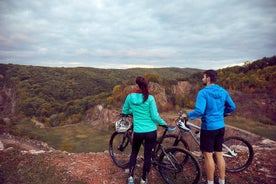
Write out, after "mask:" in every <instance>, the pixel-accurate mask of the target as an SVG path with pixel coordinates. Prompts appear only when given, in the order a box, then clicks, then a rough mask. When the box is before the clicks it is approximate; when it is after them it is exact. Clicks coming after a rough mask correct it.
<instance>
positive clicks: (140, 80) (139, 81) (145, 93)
mask: <svg viewBox="0 0 276 184" xmlns="http://www.w3.org/2000/svg"><path fill="white" fill-rule="evenodd" d="M136 84H138V86H139V88H140V90H141V91H142V94H143V96H144V99H143V100H144V102H145V101H146V100H147V99H148V97H149V89H148V81H147V79H145V78H144V77H141V76H138V77H137V78H136Z"/></svg>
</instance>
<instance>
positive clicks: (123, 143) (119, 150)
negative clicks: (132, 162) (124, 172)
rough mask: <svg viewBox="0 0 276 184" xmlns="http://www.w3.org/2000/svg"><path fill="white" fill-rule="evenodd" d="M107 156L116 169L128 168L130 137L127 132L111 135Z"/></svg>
mask: <svg viewBox="0 0 276 184" xmlns="http://www.w3.org/2000/svg"><path fill="white" fill-rule="evenodd" d="M109 154H110V156H111V158H112V160H113V162H114V163H115V164H116V165H117V166H118V167H121V168H127V167H128V165H129V157H130V154H131V137H130V135H128V132H127V133H123V132H114V133H113V134H112V136H111V138H110V141H109Z"/></svg>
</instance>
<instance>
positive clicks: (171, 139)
mask: <svg viewBox="0 0 276 184" xmlns="http://www.w3.org/2000/svg"><path fill="white" fill-rule="evenodd" d="M162 145H163V146H164V147H171V146H179V147H181V148H185V149H186V150H190V147H189V145H188V143H187V142H186V141H185V140H184V139H183V138H182V137H181V138H180V139H178V135H177V134H167V135H165V137H164V139H163V142H162Z"/></svg>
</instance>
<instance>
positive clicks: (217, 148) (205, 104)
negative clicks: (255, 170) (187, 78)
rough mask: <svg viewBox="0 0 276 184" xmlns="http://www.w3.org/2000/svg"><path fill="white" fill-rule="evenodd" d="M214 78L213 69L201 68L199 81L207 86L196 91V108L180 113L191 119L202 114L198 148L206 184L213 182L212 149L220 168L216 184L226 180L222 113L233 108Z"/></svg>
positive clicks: (233, 105) (232, 103)
mask: <svg viewBox="0 0 276 184" xmlns="http://www.w3.org/2000/svg"><path fill="white" fill-rule="evenodd" d="M216 80H217V72H216V71H214V70H207V71H205V72H204V75H203V78H202V81H203V83H204V84H205V85H206V87H204V88H203V89H201V90H200V91H199V92H198V95H197V99H196V104H195V109H194V110H192V111H191V112H188V113H187V115H185V114H184V115H183V116H182V117H185V116H187V118H189V119H192V120H193V119H195V118H198V117H201V132H200V150H201V151H202V153H203V156H204V165H205V170H206V174H207V182H208V184H213V183H214V173H215V163H214V159H213V153H215V156H216V163H217V166H218V170H219V184H224V183H225V160H224V158H223V155H222V143H223V138H224V131H225V125H224V116H225V115H227V114H229V113H231V112H232V111H234V110H235V109H236V105H235V103H234V102H233V100H232V98H231V97H230V95H229V93H228V92H227V91H226V90H225V89H223V88H222V87H221V86H219V85H217V84H215V82H216Z"/></svg>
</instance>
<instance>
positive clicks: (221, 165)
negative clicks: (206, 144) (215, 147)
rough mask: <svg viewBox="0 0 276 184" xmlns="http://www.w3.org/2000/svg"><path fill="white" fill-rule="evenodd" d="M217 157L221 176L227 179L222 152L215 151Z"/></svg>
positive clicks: (222, 178)
mask: <svg viewBox="0 0 276 184" xmlns="http://www.w3.org/2000/svg"><path fill="white" fill-rule="evenodd" d="M215 155H216V159H217V166H218V171H219V178H220V179H221V180H225V160H224V158H223V155H222V152H215Z"/></svg>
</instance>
